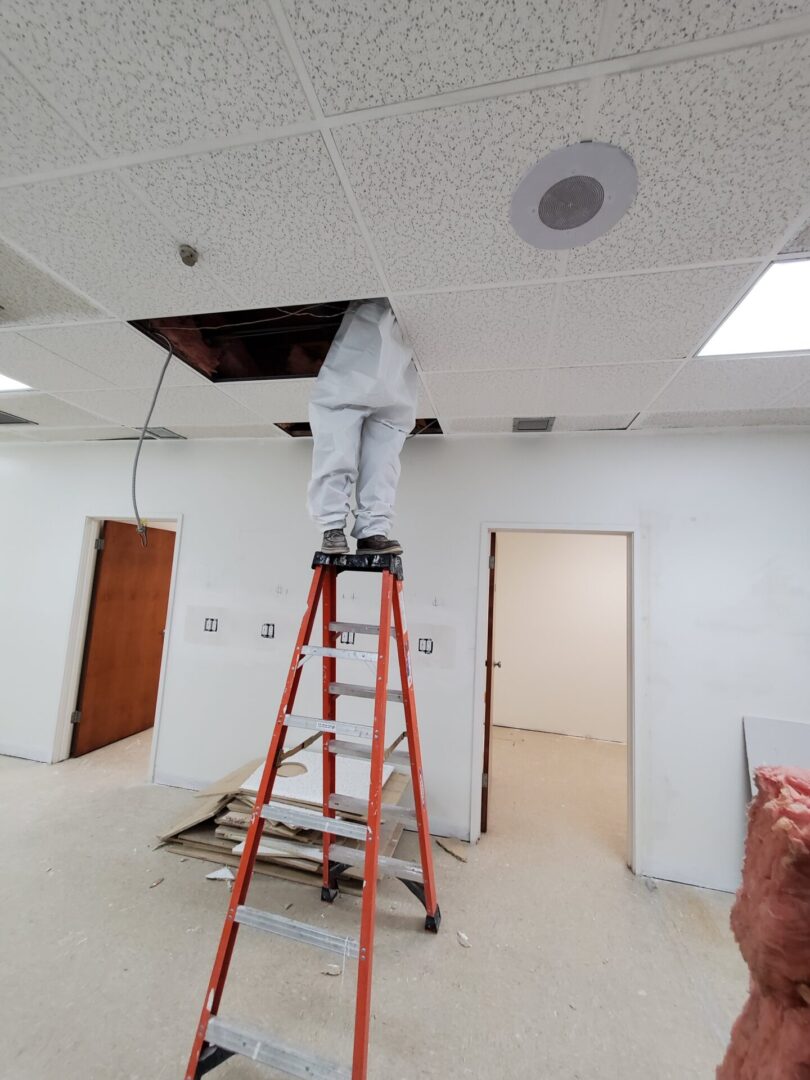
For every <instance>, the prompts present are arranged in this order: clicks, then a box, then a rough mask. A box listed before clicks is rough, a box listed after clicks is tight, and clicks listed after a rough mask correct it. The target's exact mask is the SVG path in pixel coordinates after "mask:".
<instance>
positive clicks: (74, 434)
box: [20, 424, 137, 442]
mask: <svg viewBox="0 0 810 1080" xmlns="http://www.w3.org/2000/svg"><path fill="white" fill-rule="evenodd" d="M20 434H21V436H22V437H23V438H24V439H27V440H28V441H29V442H108V441H112V440H117V439H134V438H136V437H137V433H136V432H135V431H133V430H132V428H128V427H121V426H120V425H116V426H115V427H97V428H96V427H90V428H79V427H73V428H57V427H34V425H33V424H32V425H30V426H28V427H25V428H22V429H21V430H20Z"/></svg>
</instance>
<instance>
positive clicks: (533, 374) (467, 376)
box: [425, 361, 678, 418]
mask: <svg viewBox="0 0 810 1080" xmlns="http://www.w3.org/2000/svg"><path fill="white" fill-rule="evenodd" d="M677 368H678V363H677V361H675V362H672V363H666V362H665V363H658V364H625V365H621V366H619V365H617V366H610V365H607V364H605V365H603V366H601V367H594V368H584V367H572V368H551V369H544V370H539V371H499V372H490V371H488V372H470V373H464V374H461V373H449V372H448V373H444V372H440V373H435V374H430V373H428V374H426V375H425V382H426V383H427V386H428V389H429V390H430V392H431V394H432V395H433V398H434V400H435V402H436V406H437V408H438V410H439V415H440V416H465V417H470V418H471V417H475V416H505V415H508V416H557V415H560V414H563V413H564V414H568V415H573V416H576V415H582V416H587V415H597V414H600V415H601V414H612V413H625V412H626V413H636V412H638V411H639V410H640V409H642V408H643V407H644V406H645V405H646V404H647V402H648V401H649V400H650V399H651V398H652V397H653V395H654V394H655V393H657V392H658V391H659V390H660V389H661V387H662V386H663V385H664V384H665V383H666V381H667V379H669V378H671V377H672V375H673V373H674V372H675V371H676V370H677Z"/></svg>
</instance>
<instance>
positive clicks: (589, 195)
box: [537, 176, 605, 231]
mask: <svg viewBox="0 0 810 1080" xmlns="http://www.w3.org/2000/svg"><path fill="white" fill-rule="evenodd" d="M604 201H605V189H604V188H603V187H602V185H601V184H600V183H599V181H598V180H597V179H595V178H594V177H593V176H566V177H565V179H564V180H558V181H557V183H556V184H552V185H551V187H550V188H549V189H548V191H547V192H546V193H545V194H544V195H543V197H542V198H541V200H540V204H539V206H538V208H537V212H538V214H539V216H540V220H541V221H542V222H543V224H544V225H546V226H547V227H548V228H549V229H557V230H562V231H564V230H567V229H577V228H579V226H580V225H584V224H585V223H586V222H587V221H590V220H591V218H592V217H595V216H596V215H597V214H598V213H599V211H600V210H601V209H602V203H603V202H604Z"/></svg>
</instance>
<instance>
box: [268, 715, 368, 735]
mask: <svg viewBox="0 0 810 1080" xmlns="http://www.w3.org/2000/svg"><path fill="white" fill-rule="evenodd" d="M284 723H285V725H286V726H287V727H291V728H306V729H307V730H309V731H326V732H331V733H332V734H333V735H348V736H350V737H354V738H357V739H370V738H371V735H372V732H373V730H374V729H373V728H372V727H371V725H370V724H347V723H345V722H344V721H343V720H322V719H321V718H320V717H319V716H296V715H295V714H293V713H290V715H289V716H285V717H284Z"/></svg>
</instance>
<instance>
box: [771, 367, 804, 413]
mask: <svg viewBox="0 0 810 1080" xmlns="http://www.w3.org/2000/svg"><path fill="white" fill-rule="evenodd" d="M807 363H808V365H810V361H807ZM805 370H806V371H807V373H808V374H810V370H808V369H805ZM776 403H777V404H778V405H779V407H780V409H781V408H786V407H789V408H800V409H810V381H809V382H804V383H802V384H801V385H800V386H797V387H796V389H795V390H792V391H790V392H789V393H788V394H787V395H786V396H785V397H780V398H779V399H778V401H777V402H776Z"/></svg>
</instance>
